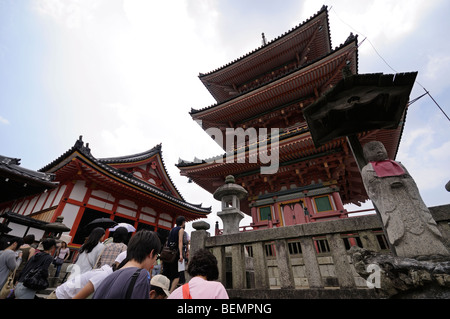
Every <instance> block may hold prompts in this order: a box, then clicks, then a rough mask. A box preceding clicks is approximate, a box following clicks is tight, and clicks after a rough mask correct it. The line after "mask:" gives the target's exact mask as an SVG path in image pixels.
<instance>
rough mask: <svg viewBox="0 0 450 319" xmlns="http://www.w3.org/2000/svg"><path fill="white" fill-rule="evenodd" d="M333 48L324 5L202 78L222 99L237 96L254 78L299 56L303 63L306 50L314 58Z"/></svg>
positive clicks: (212, 92)
mask: <svg viewBox="0 0 450 319" xmlns="http://www.w3.org/2000/svg"><path fill="white" fill-rule="evenodd" d="M306 51H307V52H306ZM330 51H331V39H330V31H329V22H328V10H327V6H323V7H322V8H321V10H320V11H318V12H317V13H316V14H315V15H314V16H312V17H310V18H309V19H308V20H306V21H304V22H303V23H301V24H300V25H298V26H296V27H294V28H292V29H291V30H289V31H288V32H286V33H284V34H283V35H281V36H279V37H277V38H276V39H274V40H272V41H269V42H268V43H266V44H263V45H262V46H260V47H259V48H257V49H255V50H253V51H252V52H250V53H248V54H246V55H244V56H242V57H240V58H238V59H236V60H234V61H232V62H230V63H228V64H226V65H224V66H222V67H220V68H218V69H216V70H213V71H211V72H208V73H205V74H202V73H200V75H199V78H200V80H201V81H202V83H203V84H204V85H205V87H206V88H207V89H208V91H209V92H210V93H211V94H212V96H213V97H214V98H215V99H216V100H217V101H218V102H219V103H220V102H223V101H226V100H229V99H230V98H233V97H234V96H235V94H236V93H237V92H235V91H236V87H237V86H241V85H243V84H244V83H246V82H248V81H250V80H251V79H254V78H256V77H258V76H260V75H262V74H264V73H270V72H272V71H273V70H274V69H276V68H277V67H280V66H283V65H285V64H287V63H288V62H290V61H292V60H296V59H297V60H298V61H297V62H298V63H299V64H303V62H304V61H305V60H306V58H305V56H306V53H307V55H308V60H310V59H313V60H314V59H317V58H319V57H322V56H324V55H326V54H328V53H329V52H330ZM300 55H301V56H300ZM300 60H302V61H300Z"/></svg>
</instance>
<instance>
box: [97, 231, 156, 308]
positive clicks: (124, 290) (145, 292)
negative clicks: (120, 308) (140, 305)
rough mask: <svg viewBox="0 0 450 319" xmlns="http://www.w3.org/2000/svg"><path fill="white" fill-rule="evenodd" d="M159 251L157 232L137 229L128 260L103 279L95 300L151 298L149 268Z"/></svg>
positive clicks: (132, 238)
mask: <svg viewBox="0 0 450 319" xmlns="http://www.w3.org/2000/svg"><path fill="white" fill-rule="evenodd" d="M160 251H161V242H160V240H159V238H158V236H157V235H156V233H155V232H153V231H149V230H144V229H143V230H140V231H138V232H137V233H136V234H135V235H134V236H133V237H131V239H130V241H129V243H128V247H127V259H128V262H127V263H126V264H125V265H124V266H123V267H122V268H121V269H119V270H117V271H115V272H113V273H112V274H111V275H109V276H108V277H106V278H105V279H104V280H103V281H102V283H101V284H100V285H99V287H98V288H97V289H96V290H95V293H94V295H93V297H92V299H149V297H150V270H151V268H152V267H153V265H154V264H155V262H156V258H157V257H158V254H159V252H160Z"/></svg>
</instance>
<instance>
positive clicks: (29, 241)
mask: <svg viewBox="0 0 450 319" xmlns="http://www.w3.org/2000/svg"><path fill="white" fill-rule="evenodd" d="M34 240H35V237H34V235H33V234H30V235H26V236H25V237H24V238H23V242H24V243H25V244H28V245H31V244H32V243H34Z"/></svg>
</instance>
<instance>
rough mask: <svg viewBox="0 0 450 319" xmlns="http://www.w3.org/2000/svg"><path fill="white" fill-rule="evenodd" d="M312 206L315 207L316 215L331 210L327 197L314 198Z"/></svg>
mask: <svg viewBox="0 0 450 319" xmlns="http://www.w3.org/2000/svg"><path fill="white" fill-rule="evenodd" d="M314 204H315V207H316V211H317V212H318V213H321V212H328V211H331V210H333V207H332V204H331V200H330V197H329V196H328V195H327V196H321V197H315V198H314Z"/></svg>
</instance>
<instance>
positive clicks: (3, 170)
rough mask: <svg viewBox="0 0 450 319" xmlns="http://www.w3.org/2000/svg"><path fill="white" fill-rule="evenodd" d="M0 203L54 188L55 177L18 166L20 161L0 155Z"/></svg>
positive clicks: (56, 184)
mask: <svg viewBox="0 0 450 319" xmlns="http://www.w3.org/2000/svg"><path fill="white" fill-rule="evenodd" d="M0 177H1V181H0V202H6V201H11V200H15V199H18V198H22V197H26V196H29V195H34V194H38V193H40V192H43V191H45V190H46V189H53V188H56V187H57V186H58V185H59V183H57V182H54V179H55V175H54V174H48V173H42V172H38V171H34V170H31V169H27V168H25V167H22V166H20V159H18V158H13V157H7V156H2V155H0Z"/></svg>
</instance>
